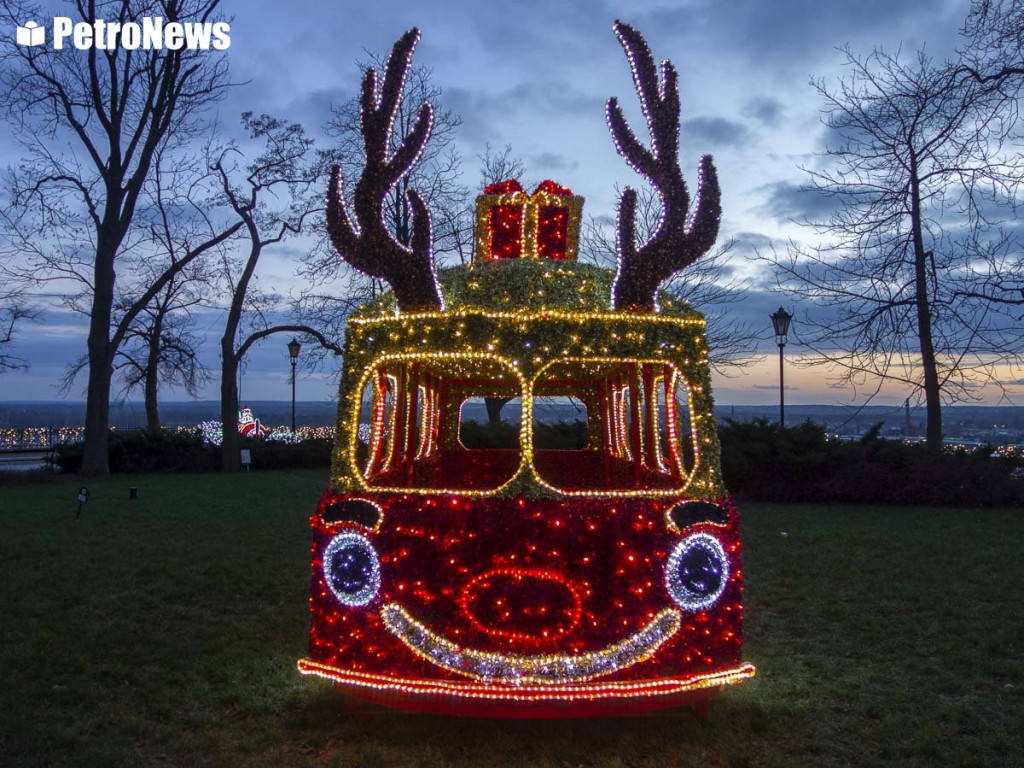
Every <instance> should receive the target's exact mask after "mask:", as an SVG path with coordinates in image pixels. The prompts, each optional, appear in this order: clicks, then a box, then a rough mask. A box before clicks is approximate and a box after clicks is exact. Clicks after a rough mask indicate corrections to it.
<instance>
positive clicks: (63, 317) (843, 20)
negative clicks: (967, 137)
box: [0, 0, 1024, 404]
mask: <svg viewBox="0 0 1024 768" xmlns="http://www.w3.org/2000/svg"><path fill="white" fill-rule="evenodd" d="M222 7H223V9H224V12H225V14H226V15H228V16H232V17H233V20H232V24H231V48H230V51H229V61H230V66H231V73H232V79H233V80H235V81H237V82H239V83H242V84H241V85H239V86H238V87H236V88H234V89H232V90H231V91H230V92H229V94H228V96H227V98H225V99H224V101H223V102H222V103H221V104H220V106H219V122H220V123H221V124H222V125H223V126H224V127H225V129H226V130H228V131H232V130H235V126H237V125H238V115H239V114H240V113H241V112H243V111H254V112H267V113H270V114H273V115H277V116H280V117H284V118H287V119H290V120H295V121H299V122H301V123H303V124H304V125H305V126H306V127H307V129H309V130H310V131H311V132H313V133H314V134H316V135H317V136H318V137H321V138H323V141H324V142H327V141H329V140H328V139H326V138H324V137H323V133H322V126H323V125H324V124H325V123H326V122H327V120H328V119H329V117H330V109H331V106H332V105H339V104H341V103H344V102H346V101H348V100H349V99H351V98H352V96H353V95H354V94H355V92H356V89H357V86H358V79H359V73H358V69H357V67H356V66H355V62H356V60H366V58H367V55H366V53H365V50H364V49H366V50H370V51H374V52H385V51H387V50H388V49H389V48H390V46H391V44H392V43H393V42H394V40H395V39H396V38H397V37H398V36H399V35H400V34H401V33H402V32H403V31H404V30H405V29H408V28H409V27H412V26H418V27H420V29H421V30H422V41H421V43H420V45H419V48H418V49H417V53H416V59H415V63H416V64H419V65H423V66H426V67H429V68H431V69H432V70H433V81H434V83H435V84H436V85H438V86H439V87H441V88H442V89H443V91H444V93H443V96H442V98H441V104H442V105H443V106H444V107H446V108H448V109H451V110H452V111H454V112H456V113H458V114H459V115H461V117H462V119H463V124H462V125H461V126H460V128H459V130H458V134H457V137H456V147H457V149H458V151H459V153H460V154H461V156H462V157H463V160H464V176H463V183H464V184H465V185H466V186H467V187H469V188H470V189H471V190H472V191H473V194H475V193H477V192H479V190H478V189H476V187H477V177H478V165H479V163H478V161H477V159H476V158H477V156H478V155H479V154H481V153H482V152H483V151H484V148H485V146H486V144H487V143H488V142H489V143H490V144H491V146H492V147H494V148H501V147H504V146H505V145H506V144H509V145H511V147H512V150H513V152H514V153H515V154H517V155H519V156H520V157H522V158H523V159H524V160H525V162H526V167H527V172H526V177H527V178H528V179H530V180H540V179H545V178H552V179H554V180H555V181H557V182H559V183H560V184H563V185H567V186H569V187H571V188H572V189H573V190H574V191H575V192H577V193H578V194H582V195H584V196H585V197H586V205H585V209H584V213H585V215H586V214H589V215H593V216H613V215H614V210H615V199H616V193H615V189H616V185H618V186H620V187H621V186H623V185H625V184H633V185H636V184H638V183H640V182H639V180H638V177H636V176H635V174H633V173H632V172H631V171H630V170H629V169H628V168H627V166H626V165H625V163H624V162H623V161H622V159H621V158H620V157H619V156H618V155H617V154H616V152H615V149H614V146H613V144H612V141H611V138H610V136H609V134H608V130H607V127H606V125H605V120H604V105H605V101H606V100H607V98H608V97H610V96H618V97H619V99H620V102H621V103H623V105H624V106H625V108H626V111H627V117H629V119H630V121H631V123H632V124H633V125H634V126H637V128H638V130H639V128H640V126H642V121H641V120H640V116H639V107H638V105H637V102H636V97H635V94H634V90H633V85H632V82H631V79H630V75H629V69H628V67H627V65H626V62H625V59H624V56H623V54H622V50H621V49H620V47H619V45H618V43H617V41H616V39H615V36H614V35H613V34H612V32H611V24H612V21H613V20H614V19H616V18H621V19H623V20H624V21H627V22H629V23H631V24H633V25H634V26H635V27H637V28H638V29H639V30H640V31H641V32H642V33H643V34H644V35H645V36H646V38H647V40H648V43H649V44H650V46H651V48H652V50H653V52H654V54H655V56H656V57H658V58H670V59H672V61H673V62H674V63H675V65H676V67H677V69H678V70H679V72H680V87H681V96H682V104H683V114H682V121H683V124H682V137H681V153H680V155H681V159H682V163H683V172H684V174H686V176H687V178H688V180H689V181H690V183H691V185H692V184H693V183H694V182H695V176H696V169H697V161H698V159H699V157H700V155H701V154H705V153H710V154H713V155H714V158H715V162H716V165H717V167H718V172H719V177H720V180H721V185H722V189H723V199H722V206H723V210H724V214H723V221H722V235H721V237H722V238H736V239H737V241H738V247H737V248H736V249H735V250H734V255H733V256H732V260H731V262H730V263H729V267H730V270H731V271H732V272H733V273H735V274H737V275H739V276H742V277H744V278H745V279H747V280H748V281H749V283H750V285H751V288H750V290H749V292H748V294H747V296H746V298H745V299H744V300H743V302H742V303H740V304H739V305H733V306H732V307H731V308H730V310H729V315H728V318H729V319H728V321H729V322H751V323H754V324H756V325H757V326H758V327H763V328H764V332H765V339H764V340H763V341H762V344H761V351H762V353H763V354H764V355H766V358H765V359H764V360H763V361H762V362H760V363H759V364H757V365H754V366H752V367H751V368H750V369H749V370H748V371H747V372H746V373H743V374H739V375H736V376H733V377H730V378H719V379H717V380H716V383H715V393H716V399H717V400H718V402H720V403H735V404H742V403H772V402H776V401H777V398H778V389H777V387H778V382H777V375H778V373H777V367H776V366H777V358H776V357H774V355H775V354H776V349H775V347H774V344H773V343H772V340H771V338H770V336H769V333H768V330H769V327H768V326H769V322H768V314H769V313H770V312H772V311H773V310H774V309H775V308H777V307H778V306H779V304H780V303H782V304H785V305H787V306H789V307H790V308H792V309H794V310H795V311H796V312H797V316H798V319H799V313H800V312H801V311H802V308H801V307H799V306H794V305H793V304H792V303H791V302H790V301H789V300H788V299H787V298H786V297H784V296H782V295H780V294H777V293H772V292H770V291H769V290H768V288H769V285H770V280H769V279H768V275H767V274H765V272H764V267H763V266H762V265H761V264H759V263H757V262H755V261H753V260H751V259H749V258H748V257H749V255H750V254H751V253H752V250H753V248H754V247H765V246H767V245H768V244H769V243H772V242H774V243H777V244H779V245H780V246H782V247H784V244H785V242H786V241H787V239H789V238H796V239H800V238H802V237H806V236H807V233H806V232H805V231H804V230H803V229H801V228H800V227H797V226H795V225H794V224H792V223H791V222H790V220H791V219H793V218H800V217H802V216H804V215H810V216H814V215H815V214H820V213H821V211H822V208H821V206H822V205H823V203H822V201H821V200H820V199H817V198H815V197H813V196H809V195H807V194H805V193H801V192H800V191H799V187H800V185H801V184H802V183H803V182H804V180H805V174H804V173H803V172H802V171H801V170H800V169H799V166H801V165H802V166H808V167H813V166H814V164H815V163H816V162H817V158H816V152H818V151H819V150H820V149H821V148H822V146H823V141H824V138H825V133H824V129H823V128H822V126H821V123H820V117H821V115H820V112H819V108H820V104H819V101H818V97H817V95H816V93H815V92H814V91H813V89H812V88H811V87H810V85H809V81H810V79H811V77H812V76H815V77H825V78H831V79H833V80H834V78H835V77H837V76H838V75H840V74H841V69H840V68H839V63H840V61H841V55H840V54H839V53H838V52H837V51H836V48H837V46H841V45H845V44H849V45H850V46H851V47H852V48H853V50H854V51H857V52H861V53H868V52H870V50H871V48H872V47H873V46H885V47H887V48H890V49H892V48H895V47H896V46H899V45H901V44H902V46H903V48H904V50H906V51H908V52H909V51H913V50H915V49H917V48H919V47H920V46H921V45H924V44H927V46H928V51H929V52H930V53H931V54H932V55H933V56H935V57H936V58H943V57H945V56H946V55H948V54H949V53H951V52H952V50H953V48H954V47H955V46H956V45H957V43H958V29H959V27H960V25H961V24H962V22H963V19H964V16H965V15H966V12H967V8H968V3H967V2H966V0H939V1H938V2H936V0H901V1H900V2H891V0H862V1H861V2H849V0H842V1H839V0H821V1H815V0H772V2H766V1H765V0H731V2H728V3H723V2H717V1H716V0H693V1H692V2H673V1H671V0H632V1H631V2H618V3H614V4H613V3H605V2H596V1H594V0H562V1H559V0H549V1H547V2H544V1H543V0H521V1H520V2H516V3H479V2H470V1H469V0H447V1H444V2H436V1H435V2H419V3H409V2H391V1H389V0H378V1H376V2H369V3H361V4H356V3H352V2H345V1H341V2H339V1H338V0H334V1H333V2H323V1H321V0H305V1H302V0H300V1H299V2H292V3H288V4H282V3H277V2H266V1H265V0H255V1H248V2H242V1H241V0H226V1H225V2H224V3H223V6H222ZM3 34H11V35H13V34H14V30H13V29H11V30H4V31H3ZM645 138H646V137H645ZM17 160H18V149H17V147H16V146H15V145H14V144H13V142H12V141H11V139H10V137H9V135H8V131H0V165H9V164H12V163H16V162H17ZM296 247H301V244H298V245H296V246H293V248H288V247H285V248H282V249H278V250H276V251H274V250H271V251H268V252H267V254H266V256H265V258H264V261H263V263H262V265H261V267H260V270H259V276H260V277H259V279H260V284H261V286H262V287H263V288H264V289H271V290H275V291H277V292H280V293H283V294H288V293H291V292H296V291H297V290H298V289H299V288H300V287H301V286H300V285H299V283H298V282H297V280H296V278H295V276H294V271H295V266H296V263H295V260H294V258H295V256H296V255H297V254H296V252H295V250H294V248H296ZM40 301H41V302H43V303H44V304H49V305H51V306H49V307H48V308H47V310H46V313H45V315H44V317H43V319H42V320H41V321H39V322H35V323H29V324H25V325H24V326H23V327H22V329H21V332H20V334H19V337H18V343H17V345H16V346H15V347H14V348H13V349H12V352H13V353H14V354H19V355H21V356H23V357H25V358H27V360H28V362H29V363H30V368H29V370H28V371H27V372H15V373H11V374H7V375H4V376H0V400H47V399H55V398H57V397H58V394H57V391H56V388H55V385H56V384H57V382H58V380H59V379H60V377H61V375H62V373H63V369H64V366H65V365H66V364H67V363H68V362H69V361H71V360H73V359H74V358H76V357H78V356H79V355H81V354H82V353H83V352H84V351H85V332H86V321H85V318H83V317H81V316H75V315H73V314H71V313H69V312H67V311H65V310H63V309H61V308H60V307H59V306H56V304H55V302H54V301H53V300H51V299H47V298H46V297H42V298H41V299H40ZM221 320H222V318H221V317H220V315H219V313H218V312H217V311H215V310H213V309H210V310H204V311H203V312H201V313H200V314H199V315H198V322H199V327H200V330H201V331H202V332H205V334H206V336H207V342H206V343H205V345H204V353H205V358H206V362H207V364H208V365H209V366H210V368H211V370H212V371H214V373H215V374H216V370H217V364H218V361H217V340H218V338H219V336H220V328H219V325H220V323H221ZM794 330H795V331H796V332H797V335H798V331H799V324H797V325H796V326H795V327H794ZM286 341H287V338H284V337H274V338H271V339H270V340H268V341H266V342H264V343H262V344H261V345H260V346H258V347H257V348H256V349H255V351H254V352H253V353H251V355H250V358H249V360H248V363H247V365H246V371H245V374H244V381H243V388H242V397H243V399H245V398H251V399H286V398H287V397H288V396H289V395H290V390H289V388H288V376H289V366H288V356H287V351H286V349H285V343H286ZM787 353H788V354H793V355H798V354H799V344H798V339H797V340H795V341H794V343H793V344H791V345H790V347H788V348H787ZM1019 377H1020V372H1017V378H1019ZM335 379H336V375H335V373H334V371H333V370H332V369H323V370H319V371H315V372H307V373H304V374H302V375H301V376H300V380H299V385H298V388H299V398H300V399H302V400H324V399H329V398H331V397H332V396H333V394H334V390H335V389H336V383H335ZM788 383H789V382H788ZM81 384H82V385H83V386H84V378H83V379H82V382H81ZM791 386H792V389H790V391H789V393H788V394H787V401H788V402H793V403H838V402H848V401H849V400H850V397H851V393H849V392H847V391H840V390H836V389H832V388H830V387H829V386H828V382H827V374H826V372H824V371H820V370H816V371H806V370H803V371H801V370H793V372H792V376H791ZM1017 389H1018V390H1020V391H1021V393H1024V387H1017ZM217 392H218V385H217V381H216V375H214V378H213V380H212V381H211V382H210V384H209V385H208V387H207V388H206V390H205V391H204V393H203V397H204V399H215V398H216V397H217ZM69 396H70V397H71V398H73V399H80V397H81V393H80V391H79V390H73V391H72V392H71V394H70V395H69ZM905 396H906V393H905V392H899V391H896V390H893V391H891V392H887V393H886V397H885V398H883V399H882V400H880V401H879V402H900V401H902V399H903V398H904V397H905ZM165 397H166V398H167V399H182V397H183V394H182V393H174V392H169V393H167V394H166V395H165ZM990 402H992V403H993V404H994V403H995V402H996V400H995V399H993V400H991V401H990Z"/></svg>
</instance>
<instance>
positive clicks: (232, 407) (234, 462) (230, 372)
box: [220, 328, 242, 472]
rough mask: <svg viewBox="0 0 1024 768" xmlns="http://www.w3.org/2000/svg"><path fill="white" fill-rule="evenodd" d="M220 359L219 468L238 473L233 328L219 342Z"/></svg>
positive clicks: (236, 376) (236, 398)
mask: <svg viewBox="0 0 1024 768" xmlns="http://www.w3.org/2000/svg"><path fill="white" fill-rule="evenodd" d="M220 359H221V363H220V420H221V424H222V427H223V434H224V439H223V441H222V442H221V451H222V456H221V462H220V468H221V471H222V472H238V471H239V470H241V469H242V455H241V446H242V441H241V439H240V438H239V436H238V358H237V357H236V356H235V333H234V329H233V328H231V329H230V331H229V332H228V333H225V334H224V337H223V338H222V339H221V340H220Z"/></svg>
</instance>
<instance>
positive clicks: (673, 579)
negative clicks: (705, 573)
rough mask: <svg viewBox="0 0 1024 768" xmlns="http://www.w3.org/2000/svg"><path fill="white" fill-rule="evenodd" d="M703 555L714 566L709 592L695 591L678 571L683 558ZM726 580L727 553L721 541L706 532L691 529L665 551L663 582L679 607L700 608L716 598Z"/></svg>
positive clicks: (706, 606)
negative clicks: (714, 582)
mask: <svg viewBox="0 0 1024 768" xmlns="http://www.w3.org/2000/svg"><path fill="white" fill-rule="evenodd" d="M695 555H696V556H698V557H701V556H702V557H703V558H706V560H708V561H711V562H713V563H714V565H717V567H718V571H719V572H718V584H717V585H716V586H715V587H714V589H712V590H711V591H709V592H699V591H695V590H693V589H691V588H690V587H689V586H687V584H685V583H684V579H683V578H682V576H681V575H680V571H681V569H682V568H684V567H686V565H687V561H688V560H692V559H693V558H694V556H695ZM728 581H729V557H728V556H727V555H726V554H725V549H724V548H723V547H722V544H721V542H719V540H718V539H716V538H715V537H714V536H711V535H710V534H707V533H694V534H691V535H690V536H687V537H686V538H685V539H683V540H682V541H680V542H679V543H678V544H677V545H676V548H675V549H673V550H672V554H671V555H669V558H668V564H667V566H666V568H665V586H666V587H667V588H668V592H669V594H670V595H671V596H672V599H673V600H675V601H676V602H677V603H678V604H679V607H680V608H682V609H683V610H686V611H693V612H697V611H703V610H705V609H707V608H710V607H711V606H713V605H714V604H715V603H716V602H718V598H720V597H721V596H722V593H723V592H724V591H725V586H726V584H727V583H728Z"/></svg>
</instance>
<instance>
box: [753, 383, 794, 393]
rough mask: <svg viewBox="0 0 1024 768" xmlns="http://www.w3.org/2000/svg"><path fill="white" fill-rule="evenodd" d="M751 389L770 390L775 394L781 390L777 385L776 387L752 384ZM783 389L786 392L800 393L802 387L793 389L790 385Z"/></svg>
mask: <svg viewBox="0 0 1024 768" xmlns="http://www.w3.org/2000/svg"><path fill="white" fill-rule="evenodd" d="M750 388H751V389H768V390H771V391H773V392H778V391H779V388H778V387H777V386H776V385H774V384H751V385H750ZM783 389H784V390H785V391H786V392H799V391H800V387H791V386H790V385H789V384H787V385H786V386H785V387H783Z"/></svg>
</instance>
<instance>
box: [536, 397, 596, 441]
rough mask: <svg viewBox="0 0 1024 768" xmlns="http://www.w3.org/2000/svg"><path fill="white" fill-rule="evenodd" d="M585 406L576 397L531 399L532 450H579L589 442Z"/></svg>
mask: <svg viewBox="0 0 1024 768" xmlns="http://www.w3.org/2000/svg"><path fill="white" fill-rule="evenodd" d="M587 422H588V414H587V406H586V404H585V403H584V402H583V401H582V400H580V399H579V398H576V397H570V396H554V397H543V396H540V397H535V398H534V399H533V447H534V450H549V449H550V450H562V451H582V450H584V449H585V448H586V447H587V444H588V443H589V442H590V433H589V432H588V431H587V430H588V427H587Z"/></svg>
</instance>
